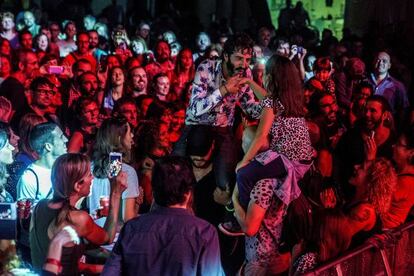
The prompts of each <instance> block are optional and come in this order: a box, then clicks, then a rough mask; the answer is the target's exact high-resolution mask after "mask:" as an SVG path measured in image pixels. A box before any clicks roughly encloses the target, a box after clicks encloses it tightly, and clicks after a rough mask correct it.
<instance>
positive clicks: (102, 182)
mask: <svg viewBox="0 0 414 276" xmlns="http://www.w3.org/2000/svg"><path fill="white" fill-rule="evenodd" d="M132 138H133V134H132V132H131V127H130V126H129V124H128V122H127V121H126V120H125V119H124V118H110V119H107V120H105V121H104V122H103V123H102V125H101V127H100V128H99V129H98V132H97V134H96V141H95V146H94V150H93V155H92V167H93V169H92V171H93V176H94V177H95V178H94V180H93V187H92V192H91V195H90V196H89V198H88V205H89V211H90V213H91V214H93V213H94V212H95V211H96V210H97V209H98V208H99V206H100V203H99V201H100V197H101V196H109V193H110V179H109V178H108V166H109V153H111V152H119V153H121V154H122V171H124V172H126V174H127V176H128V178H127V180H128V181H127V183H128V188H127V189H126V190H125V192H124V193H123V194H122V220H123V221H124V222H126V221H128V220H130V219H132V218H134V217H136V216H137V214H138V206H137V204H136V199H137V198H138V195H139V190H138V188H139V187H138V176H137V173H136V171H135V169H134V168H132V167H131V166H130V165H128V164H127V163H128V162H129V161H130V156H129V155H130V153H131V148H132V144H133V140H132Z"/></svg>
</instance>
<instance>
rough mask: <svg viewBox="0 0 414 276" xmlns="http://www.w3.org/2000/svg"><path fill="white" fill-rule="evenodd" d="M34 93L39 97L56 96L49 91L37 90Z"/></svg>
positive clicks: (53, 92)
mask: <svg viewBox="0 0 414 276" xmlns="http://www.w3.org/2000/svg"><path fill="white" fill-rule="evenodd" d="M36 93H37V94H39V95H49V96H54V95H56V92H55V91H53V90H51V89H37V90H36Z"/></svg>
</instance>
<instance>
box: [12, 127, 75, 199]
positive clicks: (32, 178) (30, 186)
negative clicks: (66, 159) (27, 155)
mask: <svg viewBox="0 0 414 276" xmlns="http://www.w3.org/2000/svg"><path fill="white" fill-rule="evenodd" d="M67 141H68V139H67V138H66V137H65V135H64V134H63V132H62V130H61V129H60V128H59V127H58V126H57V125H56V124H54V123H42V124H39V125H37V126H35V127H34V128H33V130H32V131H31V132H30V136H29V142H30V145H31V147H32V149H33V150H34V151H36V153H37V154H38V155H39V159H38V160H36V161H35V162H33V163H32V164H30V165H29V166H28V167H27V168H26V170H25V171H24V172H23V174H22V176H21V177H20V179H19V182H18V183H17V198H18V199H23V198H31V199H34V200H40V199H43V198H51V196H52V181H51V171H52V166H53V163H54V162H55V160H56V159H57V158H58V157H59V156H60V155H62V154H64V153H66V142H67Z"/></svg>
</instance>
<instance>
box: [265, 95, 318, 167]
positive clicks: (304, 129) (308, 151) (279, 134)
mask: <svg viewBox="0 0 414 276" xmlns="http://www.w3.org/2000/svg"><path fill="white" fill-rule="evenodd" d="M261 105H262V107H263V108H272V109H273V108H274V105H276V108H275V110H276V112H275V119H274V121H273V124H272V127H271V129H270V133H269V135H270V149H271V150H273V151H275V152H278V153H281V154H283V155H285V156H286V157H287V158H289V160H291V161H301V160H311V159H312V155H313V148H312V144H311V140H310V137H309V130H308V126H307V124H306V120H305V118H304V117H285V116H283V112H284V107H283V105H282V103H281V102H280V101H279V100H276V101H273V99H272V98H270V97H266V98H264V99H263V101H262V103H261Z"/></svg>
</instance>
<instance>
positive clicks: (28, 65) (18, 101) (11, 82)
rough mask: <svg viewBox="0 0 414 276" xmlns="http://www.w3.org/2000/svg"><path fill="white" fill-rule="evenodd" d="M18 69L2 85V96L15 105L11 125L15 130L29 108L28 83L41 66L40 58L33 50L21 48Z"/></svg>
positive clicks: (0, 90)
mask: <svg viewBox="0 0 414 276" xmlns="http://www.w3.org/2000/svg"><path fill="white" fill-rule="evenodd" d="M17 61H18V62H17V63H16V64H15V65H16V69H17V71H16V72H15V73H14V74H12V75H11V76H9V77H8V78H7V79H6V80H4V82H3V83H2V84H1V86H0V96H4V97H5V98H6V99H8V100H9V101H10V102H11V103H12V105H13V113H14V115H13V117H12V119H11V122H10V125H11V127H12V128H13V130H14V131H17V129H18V127H19V122H20V118H21V117H22V114H23V113H25V112H26V110H27V109H28V108H29V105H28V102H27V99H26V96H25V94H24V91H25V85H26V83H27V82H28V81H29V80H31V79H32V78H33V76H34V75H35V74H36V72H37V69H38V68H39V64H38V59H37V56H36V54H35V53H33V52H32V51H31V50H21V51H19V53H18V56H17Z"/></svg>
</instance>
